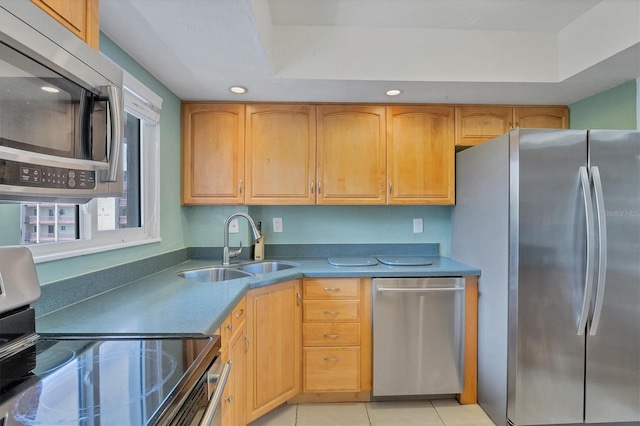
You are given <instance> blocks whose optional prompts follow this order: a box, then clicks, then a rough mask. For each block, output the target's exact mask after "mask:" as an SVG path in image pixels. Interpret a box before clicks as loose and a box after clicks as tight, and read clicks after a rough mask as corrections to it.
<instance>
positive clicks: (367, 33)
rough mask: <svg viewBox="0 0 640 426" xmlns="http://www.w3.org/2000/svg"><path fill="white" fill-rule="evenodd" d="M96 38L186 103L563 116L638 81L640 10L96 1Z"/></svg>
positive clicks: (511, 1)
mask: <svg viewBox="0 0 640 426" xmlns="http://www.w3.org/2000/svg"><path fill="white" fill-rule="evenodd" d="M100 28H101V30H102V31H103V32H104V33H105V34H106V35H107V36H108V37H109V38H111V39H112V40H113V41H114V42H115V43H116V44H118V45H119V46H120V47H121V48H122V49H123V50H125V51H126V52H127V53H129V54H130V55H131V56H132V57H133V58H135V59H136V60H137V61H138V62H139V63H140V64H141V65H142V66H143V67H145V68H146V69H147V70H148V71H149V72H151V74H153V75H154V76H155V77H156V78H157V79H158V80H160V81H161V82H162V83H164V84H165V85H166V86H167V87H168V88H169V89H170V90H171V91H172V92H174V93H175V94H176V95H177V96H178V97H180V98H181V99H192V100H225V101H226V100H233V101H303V102H384V103H389V102H401V103H413V102H416V103H437V102H442V103H521V104H569V103H572V102H574V101H577V100H580V99H583V98H585V97H587V96H590V95H592V94H595V93H598V92H600V91H602V90H606V89H608V88H610V87H613V86H616V85H618V84H621V83H623V82H625V81H628V80H631V79H635V78H640V0H102V1H101V2H100ZM233 85H241V86H245V87H247V88H248V89H249V92H248V93H247V94H245V95H240V96H239V95H234V94H232V93H231V92H230V91H229V87H230V86H233ZM391 88H397V89H401V90H402V93H401V95H399V96H397V97H394V98H390V97H388V96H386V95H384V92H385V91H386V90H388V89H391Z"/></svg>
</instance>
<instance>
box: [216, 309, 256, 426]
mask: <svg viewBox="0 0 640 426" xmlns="http://www.w3.org/2000/svg"><path fill="white" fill-rule="evenodd" d="M246 318H247V300H246V298H244V299H242V301H241V302H240V303H238V305H236V307H235V308H234V309H233V311H232V312H231V315H229V316H228V317H227V319H226V320H225V321H224V322H223V323H222V327H221V329H220V334H221V338H222V342H221V352H222V360H223V362H231V373H230V374H229V379H228V380H227V386H226V387H225V391H224V394H223V396H222V402H221V404H222V405H221V410H222V424H223V425H225V426H226V425H238V426H242V425H246V424H247V402H246V400H247V353H248V349H249V345H248V339H247V321H246Z"/></svg>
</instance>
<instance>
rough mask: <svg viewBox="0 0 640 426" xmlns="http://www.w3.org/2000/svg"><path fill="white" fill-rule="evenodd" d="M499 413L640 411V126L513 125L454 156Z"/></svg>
mask: <svg viewBox="0 0 640 426" xmlns="http://www.w3.org/2000/svg"><path fill="white" fill-rule="evenodd" d="M456 201H457V202H456V206H455V207H454V208H453V212H452V247H451V252H452V253H451V254H452V257H454V258H456V259H457V260H460V261H462V262H465V263H468V264H471V265H474V266H477V267H479V268H480V269H481V274H482V275H481V276H480V280H479V287H478V289H479V298H478V402H479V403H480V405H481V406H482V408H483V409H484V410H485V411H486V412H487V413H488V414H489V415H490V416H491V418H492V419H493V420H494V421H495V423H496V424H498V425H506V424H513V425H549V424H554V425H555V424H580V423H614V422H619V423H621V424H625V425H626V424H633V425H637V424H640V132H638V131H617V130H616V131H613V130H591V131H588V132H587V131H579V130H525V129H515V130H512V131H511V132H510V133H508V134H506V135H503V136H500V137H498V138H495V139H493V140H491V141H488V142H486V143H483V144H481V145H478V146H476V147H473V148H469V149H466V150H464V151H460V152H458V153H457V155H456Z"/></svg>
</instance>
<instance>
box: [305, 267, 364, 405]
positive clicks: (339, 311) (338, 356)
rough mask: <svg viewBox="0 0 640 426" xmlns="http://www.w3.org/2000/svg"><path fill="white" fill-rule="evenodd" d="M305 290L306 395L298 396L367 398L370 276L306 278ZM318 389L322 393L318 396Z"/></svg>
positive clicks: (331, 398)
mask: <svg viewBox="0 0 640 426" xmlns="http://www.w3.org/2000/svg"><path fill="white" fill-rule="evenodd" d="M303 294H304V296H303V302H302V303H303V324H302V341H303V349H302V353H303V356H302V378H303V379H302V391H303V392H304V394H303V395H301V396H300V397H299V398H298V400H299V401H313V400H321V401H325V402H327V401H331V400H335V401H346V400H350V399H351V400H360V399H362V398H363V395H364V398H365V399H368V398H369V391H370V390H371V375H372V371H371V280H370V279H369V278H306V279H305V280H304V290H303ZM318 393H321V394H323V395H322V396H321V397H318V395H317V394H318ZM345 393H347V394H345ZM314 394H316V396H313V395H314ZM332 394H333V395H334V396H332ZM305 395H306V398H305Z"/></svg>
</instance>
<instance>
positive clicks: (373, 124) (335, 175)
mask: <svg viewBox="0 0 640 426" xmlns="http://www.w3.org/2000/svg"><path fill="white" fill-rule="evenodd" d="M317 145H318V148H317V150H318V165H317V167H318V172H317V173H318V179H317V191H318V194H317V203H318V204H385V202H386V191H385V187H386V185H385V181H386V173H385V167H386V166H385V162H386V153H385V150H386V148H385V107H384V106H369V105H366V106H365V105H321V106H319V107H318V133H317Z"/></svg>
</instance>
